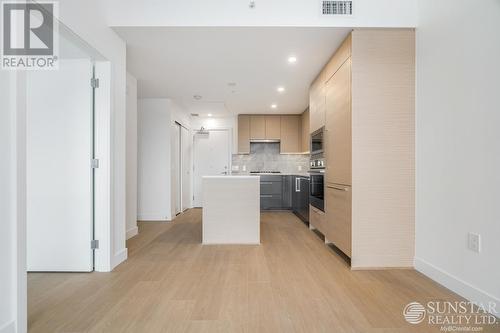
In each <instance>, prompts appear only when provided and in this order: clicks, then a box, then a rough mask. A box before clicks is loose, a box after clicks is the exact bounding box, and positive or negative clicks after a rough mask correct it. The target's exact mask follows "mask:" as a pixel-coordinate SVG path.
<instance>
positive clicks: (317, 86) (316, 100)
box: [309, 72, 325, 133]
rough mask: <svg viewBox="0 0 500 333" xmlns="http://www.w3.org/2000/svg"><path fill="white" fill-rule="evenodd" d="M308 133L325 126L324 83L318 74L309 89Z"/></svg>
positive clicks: (322, 76)
mask: <svg viewBox="0 0 500 333" xmlns="http://www.w3.org/2000/svg"><path fill="white" fill-rule="evenodd" d="M309 117H310V118H309V119H310V129H309V133H312V132H314V131H316V130H317V129H319V128H321V127H323V126H325V81H324V73H323V72H322V73H320V75H318V77H317V78H316V80H315V81H314V82H313V84H312V85H311V88H310V89H309Z"/></svg>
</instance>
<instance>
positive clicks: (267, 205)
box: [260, 194, 282, 210]
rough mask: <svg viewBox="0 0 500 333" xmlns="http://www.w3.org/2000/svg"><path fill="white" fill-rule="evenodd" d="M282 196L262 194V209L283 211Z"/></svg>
mask: <svg viewBox="0 0 500 333" xmlns="http://www.w3.org/2000/svg"><path fill="white" fill-rule="evenodd" d="M281 205H282V196H281V194H261V195H260V209H262V210H266V209H281Z"/></svg>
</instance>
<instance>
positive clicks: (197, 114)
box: [191, 113, 200, 117]
mask: <svg viewBox="0 0 500 333" xmlns="http://www.w3.org/2000/svg"><path fill="white" fill-rule="evenodd" d="M199 116H200V114H199V113H191V117H199Z"/></svg>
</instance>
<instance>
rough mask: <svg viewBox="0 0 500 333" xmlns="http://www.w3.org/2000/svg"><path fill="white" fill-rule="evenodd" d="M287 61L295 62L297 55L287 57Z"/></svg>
mask: <svg viewBox="0 0 500 333" xmlns="http://www.w3.org/2000/svg"><path fill="white" fill-rule="evenodd" d="M288 62H289V63H291V64H294V63H296V62H297V57H295V56H290V57H288Z"/></svg>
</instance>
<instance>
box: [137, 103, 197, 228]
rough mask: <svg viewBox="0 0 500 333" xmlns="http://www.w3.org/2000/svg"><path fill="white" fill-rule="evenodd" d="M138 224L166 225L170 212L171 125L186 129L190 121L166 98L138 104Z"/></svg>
mask: <svg viewBox="0 0 500 333" xmlns="http://www.w3.org/2000/svg"><path fill="white" fill-rule="evenodd" d="M137 118H138V121H137V122H138V133H137V135H138V152H137V155H138V157H137V159H138V165H137V170H138V172H137V173H138V179H137V184H138V186H137V187H138V207H137V209H138V213H137V215H138V220H140V221H170V220H172V218H173V215H174V214H173V212H172V201H173V198H172V176H173V175H172V164H171V161H172V125H173V124H174V122H175V121H177V122H179V123H181V124H182V125H184V126H185V127H187V128H188V129H189V128H190V125H191V124H190V117H189V116H188V114H187V113H186V112H185V110H183V109H182V107H180V106H179V105H178V104H177V103H175V101H173V100H171V99H166V98H161V99H160V98H158V99H155V98H145V99H139V100H138V109H137Z"/></svg>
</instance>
